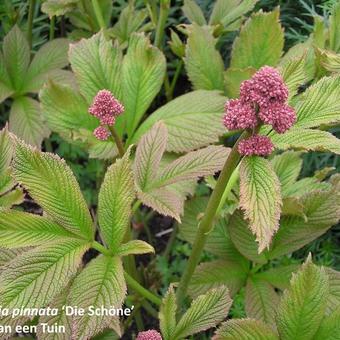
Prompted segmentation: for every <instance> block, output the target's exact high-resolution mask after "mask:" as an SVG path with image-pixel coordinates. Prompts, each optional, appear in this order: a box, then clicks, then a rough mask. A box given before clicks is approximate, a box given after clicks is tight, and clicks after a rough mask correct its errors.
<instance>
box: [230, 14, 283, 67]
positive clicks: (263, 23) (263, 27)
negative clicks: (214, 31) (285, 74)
mask: <svg viewBox="0 0 340 340" xmlns="http://www.w3.org/2000/svg"><path fill="white" fill-rule="evenodd" d="M279 15H280V12H279V10H278V9H276V10H274V11H273V12H269V13H263V12H262V11H259V12H257V13H255V14H253V15H252V16H251V18H250V19H248V20H247V22H246V23H245V25H244V26H243V28H242V29H241V32H240V35H239V37H237V38H236V39H235V41H234V44H233V50H232V54H231V62H230V67H233V68H241V69H242V68H247V67H249V66H251V67H254V68H256V69H259V68H260V67H261V66H264V65H268V66H275V65H276V64H277V63H278V61H279V59H280V57H281V54H282V49H283V30H282V27H281V25H280V23H279Z"/></svg>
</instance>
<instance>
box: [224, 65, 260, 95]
mask: <svg viewBox="0 0 340 340" xmlns="http://www.w3.org/2000/svg"><path fill="white" fill-rule="evenodd" d="M255 72H256V69H255V68H253V67H247V68H245V69H239V68H228V69H227V70H226V71H225V73H224V83H225V88H226V94H227V96H228V97H229V98H237V97H239V95H240V86H241V83H242V82H243V81H244V80H247V79H249V78H250V77H251V76H252V75H253V74H254V73H255Z"/></svg>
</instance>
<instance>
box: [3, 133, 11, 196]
mask: <svg viewBox="0 0 340 340" xmlns="http://www.w3.org/2000/svg"><path fill="white" fill-rule="evenodd" d="M12 156H13V147H12V142H11V140H10V137H9V133H8V129H7V127H5V128H4V129H2V130H0V195H2V194H4V193H6V191H8V190H9V189H11V187H12V186H13V185H14V181H13V179H12V177H11V176H10V169H9V166H10V164H11V161H12Z"/></svg>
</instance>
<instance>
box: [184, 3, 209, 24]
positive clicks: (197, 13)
mask: <svg viewBox="0 0 340 340" xmlns="http://www.w3.org/2000/svg"><path fill="white" fill-rule="evenodd" d="M182 11H183V13H184V15H185V16H186V17H187V18H188V19H189V20H190V21H191V22H192V23H196V24H197V25H200V26H203V25H206V24H207V21H206V20H205V17H204V14H203V12H202V10H201V8H200V7H199V6H198V5H197V3H196V2H195V1H194V0H184V5H183V6H182Z"/></svg>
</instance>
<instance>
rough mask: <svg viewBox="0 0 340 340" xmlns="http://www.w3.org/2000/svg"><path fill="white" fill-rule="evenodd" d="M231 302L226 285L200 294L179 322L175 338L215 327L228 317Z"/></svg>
mask: <svg viewBox="0 0 340 340" xmlns="http://www.w3.org/2000/svg"><path fill="white" fill-rule="evenodd" d="M231 304H232V300H231V299H230V297H229V293H228V289H227V288H226V287H224V286H221V287H219V288H216V289H212V290H210V291H209V292H208V293H207V294H206V295H201V296H199V297H198V298H197V299H195V300H194V301H193V303H192V304H191V306H190V308H189V309H188V310H187V311H186V312H185V313H184V315H183V316H182V318H181V320H180V321H179V322H178V324H177V326H176V330H175V334H174V335H173V339H182V338H186V337H187V336H189V335H191V334H194V333H198V332H201V331H204V330H206V329H209V328H211V327H215V326H216V325H218V324H219V323H220V322H221V321H222V320H224V319H225V318H226V316H227V314H228V311H229V308H230V307H231Z"/></svg>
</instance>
